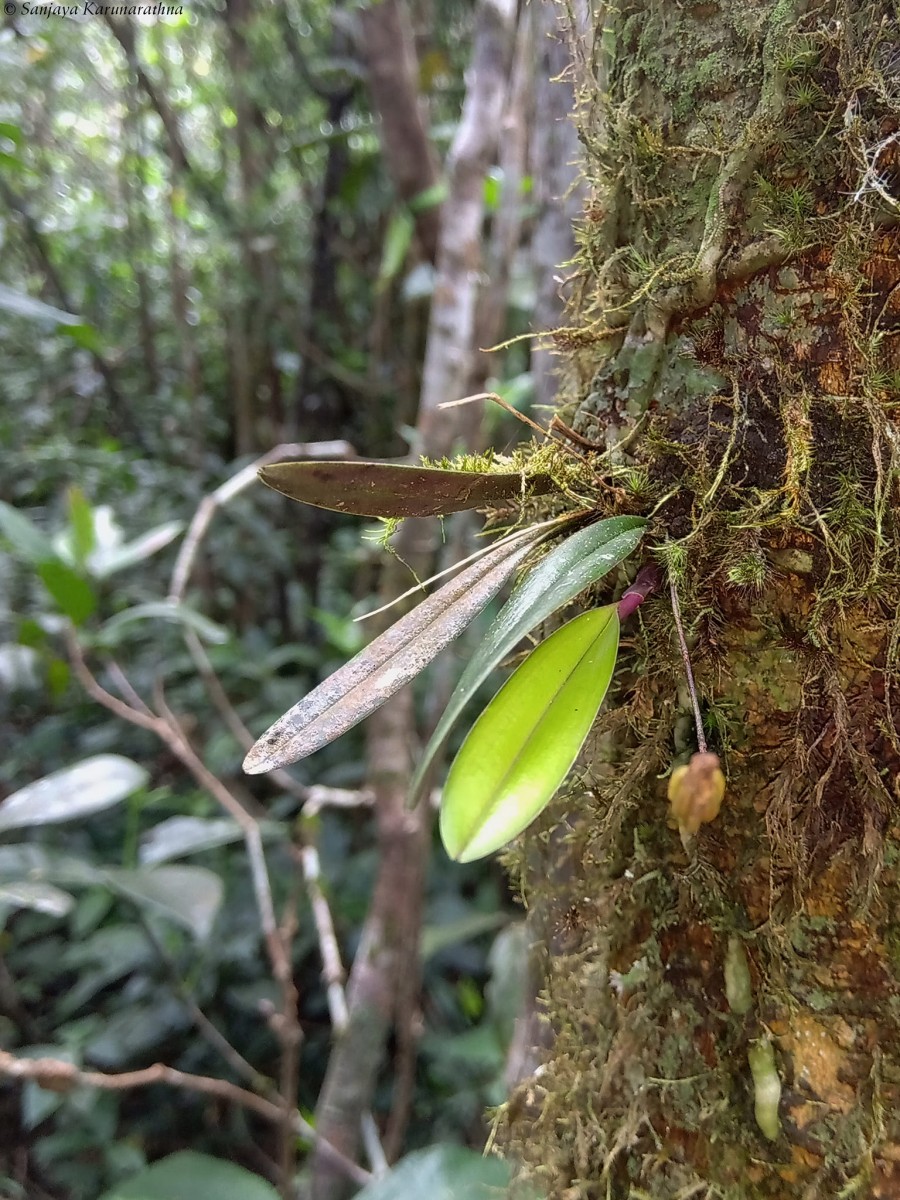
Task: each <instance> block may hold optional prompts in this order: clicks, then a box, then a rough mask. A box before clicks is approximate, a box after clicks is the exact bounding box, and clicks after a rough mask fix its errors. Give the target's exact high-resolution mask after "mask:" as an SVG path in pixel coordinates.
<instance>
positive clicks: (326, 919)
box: [295, 814, 348, 1037]
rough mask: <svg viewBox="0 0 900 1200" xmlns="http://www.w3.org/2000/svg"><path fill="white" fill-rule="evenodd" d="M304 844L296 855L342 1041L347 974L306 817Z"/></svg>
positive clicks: (330, 1007)
mask: <svg viewBox="0 0 900 1200" xmlns="http://www.w3.org/2000/svg"><path fill="white" fill-rule="evenodd" d="M301 837H302V844H301V845H300V846H297V847H295V854H296V856H297V858H298V859H299V862H300V870H301V871H302V873H303V879H304V882H305V883H306V894H307V896H309V904H310V908H311V909H312V915H313V922H314V924H315V927H316V935H317V937H318V941H319V953H320V954H321V956H322V976H323V978H324V980H325V988H326V993H327V996H328V1012H329V1015H330V1016H331V1025H332V1028H333V1029H334V1032H335V1035H336V1036H337V1037H340V1036H341V1034H342V1033H343V1032H344V1030H345V1029H346V1028H347V1021H348V1008H347V996H346V993H345V992H344V982H345V980H346V973H345V971H344V964H343V963H342V961H341V949H340V946H339V945H338V940H337V934H336V933H335V931H334V921H333V920H332V916H331V909H330V908H329V906H328V901H327V900H326V899H325V893H324V891H323V890H322V884H321V872H320V870H319V849H318V846H317V845H316V842H315V834H314V832H313V821H311V820H309V818H308V817H307V816H306V815H305V814H304V819H303V828H302V829H301Z"/></svg>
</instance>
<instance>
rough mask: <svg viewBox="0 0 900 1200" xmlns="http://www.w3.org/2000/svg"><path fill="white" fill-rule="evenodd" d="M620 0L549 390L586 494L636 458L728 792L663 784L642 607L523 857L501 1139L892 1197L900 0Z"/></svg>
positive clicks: (621, 1172)
mask: <svg viewBox="0 0 900 1200" xmlns="http://www.w3.org/2000/svg"><path fill="white" fill-rule="evenodd" d="M603 12H604V16H603V25H602V27H600V28H598V29H596V30H595V31H594V40H593V45H594V47H595V53H594V55H593V57H592V59H591V69H590V77H589V78H587V79H586V82H585V88H584V93H583V97H582V110H581V124H582V130H583V139H584V143H585V147H586V151H587V155H588V161H587V167H586V173H587V175H588V179H589V182H590V183H591V185H592V188H593V191H594V195H593V198H592V203H591V207H590V210H589V212H588V214H587V215H586V218H585V221H584V225H583V228H582V231H581V239H582V259H583V264H584V269H585V276H586V279H587V280H588V281H589V282H588V283H586V284H585V286H584V290H583V293H582V297H583V303H582V306H581V308H580V311H579V312H578V314H577V318H573V321H572V323H571V325H570V327H569V328H567V329H566V330H563V331H561V333H560V337H559V341H560V345H561V346H563V347H565V348H566V349H568V350H569V351H570V352H571V356H572V359H573V363H574V369H573V371H572V372H571V378H572V379H573V380H578V379H580V380H582V381H583V383H582V385H581V390H580V391H579V392H578V394H574V393H573V394H572V395H570V396H568V397H567V400H568V404H569V408H568V412H569V416H570V418H571V421H572V424H573V425H574V426H575V428H576V429H578V430H579V431H581V432H583V433H586V434H587V435H588V436H590V437H591V438H593V439H594V440H595V441H598V442H600V443H601V444H602V445H603V446H604V447H605V448H606V449H605V452H601V453H598V454H597V456H596V458H595V459H594V462H595V466H596V469H597V471H598V473H602V474H603V477H604V479H605V481H606V483H607V485H608V486H607V487H605V488H600V489H598V490H597V491H596V492H595V496H594V499H595V503H597V504H598V505H599V506H600V507H606V506H614V505H615V504H616V503H622V501H621V499H618V500H617V499H616V495H617V489H620V488H621V481H622V480H623V479H624V478H625V476H626V472H632V473H634V472H638V473H639V475H640V478H641V488H640V491H639V493H637V495H638V496H639V500H638V501H637V504H638V507H641V506H643V507H642V508H641V511H643V512H645V513H646V514H648V515H651V516H652V518H653V524H652V528H651V533H650V535H649V537H648V542H647V544H648V545H649V546H651V547H654V546H655V550H656V553H657V554H658V555H659V557H660V558H661V559H663V560H664V561H665V562H666V563H667V565H668V566H669V567H670V570H671V573H672V574H673V575H674V576H675V577H676V578H677V580H678V584H679V589H680V592H681V604H682V608H683V610H684V612H685V614H686V618H687V626H688V629H687V633H688V639H689V641H690V643H691V647H692V659H693V663H694V669H695V673H696V675H697V683H698V688H699V691H700V699H701V704H702V706H703V710H704V714H705V719H706V729H707V735H708V737H709V738H710V741H711V749H713V750H715V751H716V752H717V753H719V754H720V756H721V757H723V759H724V760H725V762H726V766H727V774H728V779H729V788H728V792H727V793H726V798H725V803H724V806H723V809H722V812H721V813H720V815H719V817H718V818H717V820H716V821H715V822H713V823H712V824H711V825H709V826H708V827H705V829H704V831H703V832H702V834H701V835H699V838H698V844H697V846H696V847H695V848H694V849H693V851H692V852H691V853H688V852H686V851H685V850H684V848H683V847H682V846H681V843H680V841H679V839H678V837H677V834H673V831H671V830H669V829H668V828H667V825H666V805H665V795H664V793H665V784H664V782H663V780H662V779H661V777H664V776H665V775H666V774H667V772H668V771H669V770H670V768H671V766H672V764H673V761H674V760H675V758H676V756H677V755H678V754H680V753H683V752H689V751H690V749H691V748H692V746H691V740H692V736H693V735H692V727H691V722H690V718H689V716H688V715H687V704H686V698H685V697H684V696H683V695H680V694H679V690H680V687H681V685H680V680H681V678H682V672H681V659H680V654H679V651H678V649H677V645H676V642H675V640H674V636H673V628H672V619H671V615H670V614H669V613H668V611H667V609H666V606H665V605H664V604H663V603H657V604H650V605H646V606H644V609H642V611H641V614H640V619H639V621H638V623H637V626H636V627H635V628H632V629H630V630H628V633H627V636H626V639H625V649H624V653H623V657H622V659H621V660H620V661H621V670H620V673H619V677H618V695H617V697H616V707H614V708H611V709H610V711H609V712H608V713H607V714H605V715H604V716H603V717H602V718H601V720H600V721H599V722H598V725H597V727H596V730H595V735H594V740H593V748H592V753H591V756H590V766H589V768H588V769H586V770H585V773H584V776H583V779H582V781H581V784H582V786H581V787H580V788H576V789H574V790H573V791H572V792H571V793H570V794H569V795H568V796H566V797H564V798H561V799H560V800H558V801H557V803H556V804H555V805H554V806H553V809H552V811H551V812H549V813H548V814H546V816H545V819H544V821H543V822H542V823H541V824H540V825H539V827H538V828H537V829H536V830H534V831H533V832H532V833H531V834H529V836H528V837H527V838H526V839H524V842H523V844H522V845H521V846H520V847H519V848H518V849H517V850H516V851H515V852H513V854H512V855H511V861H513V862H514V865H515V872H516V874H517V876H518V877H519V878H520V879H521V881H522V887H523V893H524V895H525V897H526V899H527V903H528V905H529V907H530V910H531V912H532V914H534V919H536V920H538V922H539V924H540V926H541V934H542V940H543V941H544V942H545V943H546V944H547V945H548V946H549V947H550V948H551V955H550V957H549V960H548V962H547V990H546V996H545V1007H546V1019H547V1021H548V1023H549V1024H550V1025H551V1027H552V1029H553V1035H554V1036H553V1042H552V1049H551V1050H550V1052H549V1057H548V1061H547V1063H546V1064H545V1066H544V1068H543V1071H542V1074H541V1076H540V1079H539V1080H532V1081H529V1082H528V1083H526V1084H524V1085H523V1088H522V1091H521V1094H520V1095H519V1096H517V1097H515V1098H514V1100H513V1102H512V1103H511V1105H510V1107H509V1108H508V1109H507V1110H506V1113H505V1115H504V1118H503V1119H502V1120H501V1122H500V1133H499V1136H500V1140H501V1142H502V1143H503V1144H505V1145H506V1147H507V1148H508V1150H509V1152H510V1153H511V1154H512V1155H514V1156H515V1157H517V1158H518V1159H519V1160H520V1161H522V1162H523V1163H524V1164H525V1165H526V1167H527V1168H528V1170H529V1171H530V1172H531V1173H532V1174H533V1176H534V1178H535V1179H536V1180H537V1182H538V1183H539V1185H540V1186H542V1187H543V1188H544V1189H545V1190H546V1192H547V1194H549V1195H552V1196H554V1197H556V1196H564V1197H565V1198H566V1200H594V1198H597V1200H601V1198H602V1200H610V1198H611V1197H615V1198H619V1197H621V1198H623V1200H624V1198H627V1200H638V1198H640V1200H646V1198H647V1197H653V1198H654V1200H674V1198H675V1197H681V1196H689V1195H690V1196H694V1195H696V1196H710V1197H711V1196H715V1197H728V1198H729V1200H732V1198H734V1200H737V1197H740V1198H741V1200H755V1198H762V1197H772V1198H776V1197H777V1198H778V1200H781V1198H783V1197H789V1196H790V1197H793V1196H798V1197H799V1196H802V1195H806V1194H810V1195H811V1194H816V1195H822V1196H828V1197H831V1196H835V1197H836V1196H838V1195H841V1196H844V1195H851V1194H853V1195H856V1194H858V1195H866V1194H869V1192H868V1191H867V1190H866V1189H867V1188H870V1187H872V1188H874V1187H875V1186H876V1183H877V1186H878V1187H879V1188H880V1189H881V1190H880V1192H878V1193H877V1194H883V1195H887V1194H893V1192H892V1191H891V1188H895V1189H896V1187H897V1180H896V1179H893V1181H892V1176H891V1172H892V1170H893V1168H892V1167H891V1165H890V1164H891V1163H892V1161H893V1158H892V1155H895V1152H900V1049H898V1047H900V1036H898V1034H900V1004H898V1003H892V1002H891V995H892V994H893V993H895V992H897V991H900V957H898V953H897V945H896V944H897V935H896V912H897V910H898V908H900V867H898V863H897V861H896V860H897V855H896V852H895V846H894V845H893V844H892V839H895V838H896V837H897V836H898V833H900V822H897V820H896V815H895V813H896V807H897V802H898V788H897V783H896V778H897V777H898V774H900V734H898V729H900V725H898V716H897V711H896V709H897V703H898V702H897V699H896V693H897V688H898V682H900V615H898V606H897V597H898V596H900V524H898V515H897V514H898V506H897V497H898V481H900V434H898V432H897V430H896V427H895V424H894V422H895V419H896V413H897V408H898V407H900V392H898V391H897V390H896V384H897V382H898V379H900V361H898V359H897V351H896V332H897V328H898V323H900V302H898V301H897V299H896V297H897V295H898V289H900V267H898V262H900V233H898V231H897V229H896V228H895V224H896V210H897V209H898V208H900V168H898V167H897V165H896V164H897V162H898V161H900V153H898V144H897V140H896V139H894V137H893V135H894V133H895V132H897V131H900V68H898V66H897V53H896V12H895V11H894V8H892V6H891V5H890V4H888V3H887V2H882V0H871V2H866V3H863V4H860V5H857V6H855V7H854V6H838V5H837V4H832V3H828V2H822V3H816V4H807V3H793V2H791V0H777V2H774V3H768V4H765V3H764V4H761V5H731V6H724V5H719V4H715V3H713V4H706V3H698V4H696V5H677V6H674V5H671V4H666V3H664V2H663V0H649V2H648V3H647V4H645V5H641V6H640V7H639V8H638V7H637V6H630V5H628V4H626V5H624V6H618V7H616V6H612V7H609V6H607V7H606V8H605V9H604V10H603ZM579 487H580V488H581V489H582V491H583V492H584V491H588V490H589V487H588V485H587V483H586V481H584V480H582V481H581V482H580V484H579ZM632 499H634V497H632ZM735 936H740V938H741V939H742V944H743V945H744V947H745V949H746V953H747V957H748V961H749V969H750V975H751V980H752V984H753V987H752V995H753V1005H752V1008H751V1009H750V1010H749V1011H747V1012H746V1013H741V1014H738V1013H733V1012H731V1010H730V1009H729V1006H728V1002H727V996H726V994H725V983H724V966H725V962H726V958H727V954H728V946H729V940H730V939H733V938H734V937H735ZM553 951H555V953H554V952H553ZM876 998H877V999H876ZM804 1014H805V1015H804ZM801 1018H802V1020H801ZM804 1020H809V1021H810V1022H812V1024H809V1025H808V1027H806V1026H804V1025H803V1021H804ZM802 1028H807V1032H808V1033H809V1037H808V1038H807V1039H806V1040H805V1041H804V1039H803V1038H800V1037H798V1036H797V1033H798V1029H802ZM823 1031H824V1032H823ZM766 1038H771V1039H772V1042H771V1044H772V1046H773V1054H774V1062H775V1066H776V1070H777V1072H778V1076H779V1078H780V1079H781V1080H782V1082H783V1084H784V1092H783V1098H782V1101H781V1104H780V1106H779V1108H778V1114H777V1115H778V1126H777V1131H776V1127H775V1125H774V1124H770V1126H769V1133H770V1134H771V1133H773V1132H775V1136H774V1137H773V1138H772V1139H771V1140H769V1138H768V1137H763V1136H762V1134H761V1133H760V1129H759V1127H758V1125H757V1123H756V1120H755V1119H754V1099H755V1097H754V1088H753V1081H752V1079H751V1073H750V1071H749V1068H748V1065H747V1061H748V1060H747V1054H748V1049H749V1047H750V1046H751V1045H752V1044H761V1041H762V1040H763V1039H766ZM817 1039H818V1040H817ZM810 1045H816V1046H819V1048H820V1049H823V1053H824V1051H825V1050H827V1055H826V1058H827V1061H829V1062H832V1061H833V1062H834V1063H835V1064H839V1069H838V1067H837V1066H836V1067H835V1075H834V1079H833V1080H830V1079H824V1078H817V1077H816V1076H815V1075H814V1072H813V1063H814V1061H819V1060H817V1059H815V1057H814V1056H811V1055H810V1052H809V1050H808V1047H809V1046H810ZM873 1046H876V1047H877V1048H878V1053H877V1054H873V1052H872V1047H873ZM828 1056H831V1057H828ZM811 1080H812V1081H814V1082H811ZM814 1083H815V1085H816V1086H818V1087H820V1089H821V1090H820V1091H819V1092H817V1091H816V1086H814ZM826 1085H827V1086H826ZM872 1194H876V1193H875V1192H874V1191H873V1192H872Z"/></svg>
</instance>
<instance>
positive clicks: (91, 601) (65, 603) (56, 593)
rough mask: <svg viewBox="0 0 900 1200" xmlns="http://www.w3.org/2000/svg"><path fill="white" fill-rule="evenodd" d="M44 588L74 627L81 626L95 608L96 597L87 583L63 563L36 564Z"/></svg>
mask: <svg viewBox="0 0 900 1200" xmlns="http://www.w3.org/2000/svg"><path fill="white" fill-rule="evenodd" d="M37 572H38V575H40V577H41V582H42V583H43V585H44V587H45V588H46V589H47V591H48V592H49V593H50V595H51V596H52V597H53V599H54V600H55V601H56V603H57V604H58V605H59V609H60V611H61V612H62V613H63V614H64V615H65V616H67V617H68V618H69V620H70V621H71V622H72V623H73V624H74V625H82V624H84V622H85V621H86V620H87V619H88V617H89V616H91V614H92V613H93V611H94V609H95V608H96V607H97V597H96V596H95V595H94V589H93V588H92V587H91V585H90V584H89V583H88V581H87V580H86V579H84V578H82V576H81V575H79V574H78V572H77V571H76V570H74V569H73V568H72V567H69V566H67V565H66V564H65V563H64V562H59V561H58V560H57V561H56V562H42V563H39V564H38V569H37Z"/></svg>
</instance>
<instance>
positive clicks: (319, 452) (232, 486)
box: [169, 441, 356, 604]
mask: <svg viewBox="0 0 900 1200" xmlns="http://www.w3.org/2000/svg"><path fill="white" fill-rule="evenodd" d="M355 457H356V451H355V450H354V449H353V447H352V446H351V445H350V443H349V442H344V441H334V442H285V443H283V444H282V445H280V446H275V447H274V449H272V450H269V451H268V452H267V453H266V454H263V455H262V456H261V457H260V458H257V459H255V460H254V461H253V462H252V463H250V464H249V465H248V466H246V467H243V468H242V469H241V470H240V471H238V472H237V474H236V475H232V476H231V478H230V479H226V480H225V482H224V483H223V484H220V485H219V487H217V488H216V489H215V491H213V492H210V493H209V495H207V496H204V497H203V499H202V500H201V501H200V503H199V505H198V506H197V511H196V512H195V513H194V516H193V518H192V520H191V523H190V525H189V526H188V530H187V533H186V534H185V535H184V541H183V542H182V543H181V549H180V550H179V552H178V558H177V559H176V562H175V568H174V570H173V571H172V582H171V584H170V585H169V601H170V603H172V604H178V603H180V602H181V601H182V600H183V599H184V593H185V591H186V589H187V584H188V580H189V578H190V575H191V571H192V570H193V566H194V560H195V559H196V557H197V551H198V549H199V548H200V543H201V542H202V541H203V538H204V536H205V534H206V530H207V529H208V528H209V523H210V521H212V519H213V516H214V515H215V512H216V509H217V508H220V507H221V506H222V505H224V504H227V503H228V502H229V501H230V500H232V499H233V498H234V497H235V496H236V495H237V494H238V493H239V492H242V491H244V490H245V488H248V487H250V485H251V484H252V483H254V482H255V481H256V475H257V472H258V471H259V469H260V467H265V466H268V465H269V463H274V462H282V461H283V460H284V459H292V458H355Z"/></svg>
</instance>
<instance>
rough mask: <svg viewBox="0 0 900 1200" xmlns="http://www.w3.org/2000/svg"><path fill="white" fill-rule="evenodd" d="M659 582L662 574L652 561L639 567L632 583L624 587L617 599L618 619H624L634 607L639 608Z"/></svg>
mask: <svg viewBox="0 0 900 1200" xmlns="http://www.w3.org/2000/svg"><path fill="white" fill-rule="evenodd" d="M660 583H662V575H661V573H660V570H659V567H657V566H656V565H655V564H653V563H651V564H650V565H649V566H646V567H641V569H640V570H639V571H638V573H637V578H636V579H635V581H634V583H633V584H632V585H631V586H630V587H629V588H626V589H625V592H624V593H623V595H622V599H621V600H620V601H619V605H618V611H619V620H620V621H624V620H626V619H627V618H628V617H630V616H631V614H632V613H633V612H634V611H635V609H637V608H640V606H641V605H642V604H643V603H644V601H645V600H646V599H647V597H648V596H651V595H652V594H653V593H654V592H655V591H656V590H657V588H658V587H659V585H660Z"/></svg>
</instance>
